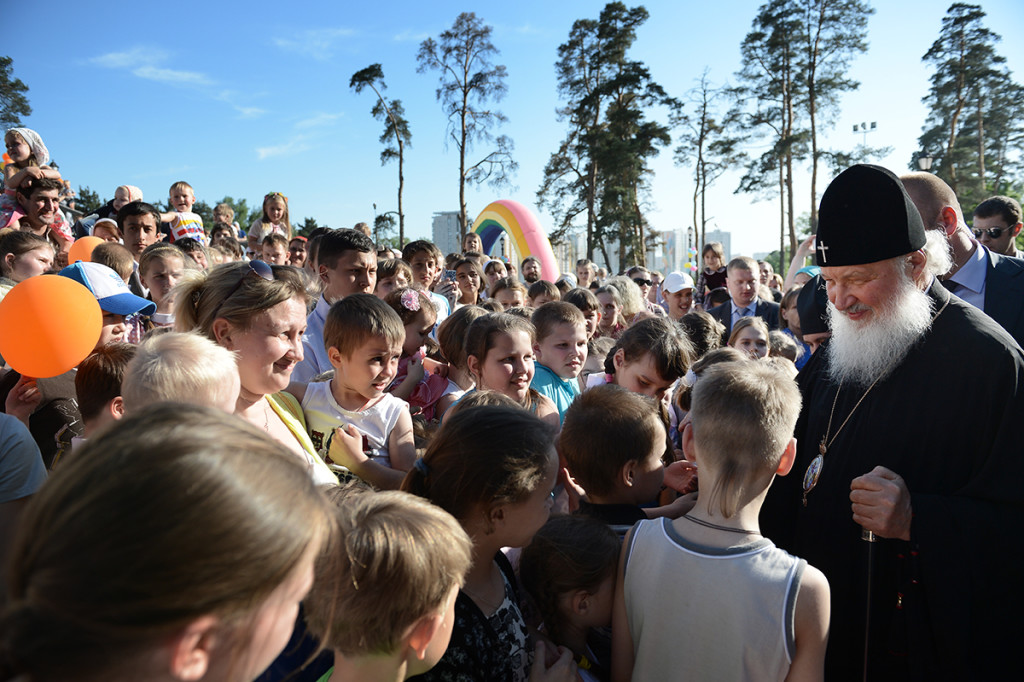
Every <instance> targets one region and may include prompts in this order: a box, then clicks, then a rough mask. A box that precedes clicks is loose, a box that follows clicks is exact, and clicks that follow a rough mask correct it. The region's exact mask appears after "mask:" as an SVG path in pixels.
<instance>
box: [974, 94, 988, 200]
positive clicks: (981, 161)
mask: <svg viewBox="0 0 1024 682" xmlns="http://www.w3.org/2000/svg"><path fill="white" fill-rule="evenodd" d="M975 96H976V97H977V100H978V184H979V189H980V192H981V193H980V194H978V198H979V199H980V198H981V197H984V196H985V195H986V194H987V192H986V190H985V116H984V114H983V113H982V110H981V89H980V88H978V90H977V92H976V93H975Z"/></svg>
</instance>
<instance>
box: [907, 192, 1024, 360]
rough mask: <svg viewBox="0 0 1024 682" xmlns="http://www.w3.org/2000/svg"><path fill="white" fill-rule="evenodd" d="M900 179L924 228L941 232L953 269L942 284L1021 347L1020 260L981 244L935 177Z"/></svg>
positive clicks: (1023, 274)
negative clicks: (996, 325)
mask: <svg viewBox="0 0 1024 682" xmlns="http://www.w3.org/2000/svg"><path fill="white" fill-rule="evenodd" d="M900 180H902V182H903V186H904V187H906V190H907V193H908V194H909V195H910V199H911V200H912V201H913V202H914V205H915V206H916V207H917V210H918V212H920V214H921V219H922V220H924V225H925V229H928V230H942V231H943V233H944V234H945V236H946V241H947V243H948V244H949V248H950V252H951V255H952V256H953V268H952V269H951V270H950V271H949V272H948V273H946V275H945V277H943V278H942V279H943V282H942V285H943V286H944V287H946V289H948V290H949V291H951V292H953V293H954V294H956V295H957V296H958V297H959V298H961V299H962V300H964V301H965V302H967V303H970V304H971V305H973V306H974V307H976V308H980V309H981V310H983V311H984V312H985V314H987V315H988V316H989V317H991V318H992V319H993V320H995V321H996V322H998V323H999V325H1000V326H1001V327H1002V328H1003V329H1005V330H1006V331H1007V332H1009V334H1010V336H1012V337H1013V338H1014V340H1016V341H1017V343H1018V344H1024V260H1020V259H1017V258H1010V257H1007V256H1005V255H1003V254H1000V253H996V252H995V251H992V250H989V249H987V248H985V246H984V245H983V244H979V243H978V242H977V241H976V240H975V239H974V237H973V235H972V234H971V231H970V230H968V229H967V223H966V222H964V217H963V213H962V212H961V209H960V202H959V201H957V198H956V194H955V193H954V192H953V190H952V188H951V187H950V186H949V185H947V184H946V183H945V182H944V181H943V180H942V179H941V178H939V177H938V176H936V175H932V174H931V173H910V174H908V175H904V176H902V177H901V178H900ZM975 224H977V219H975ZM1018 229H1019V227H1018Z"/></svg>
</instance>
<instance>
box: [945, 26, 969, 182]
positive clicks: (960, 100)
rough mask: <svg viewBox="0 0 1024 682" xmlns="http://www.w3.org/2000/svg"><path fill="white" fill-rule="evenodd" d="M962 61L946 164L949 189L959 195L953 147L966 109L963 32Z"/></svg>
mask: <svg viewBox="0 0 1024 682" xmlns="http://www.w3.org/2000/svg"><path fill="white" fill-rule="evenodd" d="M959 37H960V61H959V69H958V71H957V77H956V108H955V109H953V116H952V117H951V118H950V120H949V142H948V144H947V145H946V162H947V163H948V164H949V187H950V189H952V190H953V193H954V194H957V193H958V191H957V177H956V162H955V161H954V160H953V147H954V145H956V128H957V124H958V123H959V122H960V112H962V111H963V108H964V68H965V67H964V49H965V48H964V42H965V38H964V35H963V31H961V32H960V36H959Z"/></svg>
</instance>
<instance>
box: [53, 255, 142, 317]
mask: <svg viewBox="0 0 1024 682" xmlns="http://www.w3.org/2000/svg"><path fill="white" fill-rule="evenodd" d="M60 274H61V275H63V276H64V277H69V278H71V279H73V280H75V281H76V282H78V283H79V284H83V285H85V288H86V289H88V290H89V291H90V292H92V295H93V296H95V297H96V301H97V302H98V303H99V304H100V309H101V310H104V311H106V312H108V313H114V314H115V315H125V316H127V315H134V314H135V313H142V314H144V315H152V314H153V313H155V312H156V303H153V301H147V300H146V299H144V298H142V297H141V296H136V295H135V294H133V293H132V290H131V289H129V288H128V285H127V284H125V283H124V280H123V279H121V277H120V275H118V274H117V273H116V272H114V271H113V270H111V269H110V268H108V267H107V266H106V265H100V264H99V263H87V262H86V261H78V262H77V263H75V264H74V265H69V266H67V267H66V268H64V269H63V270H61V271H60Z"/></svg>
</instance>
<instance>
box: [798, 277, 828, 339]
mask: <svg viewBox="0 0 1024 682" xmlns="http://www.w3.org/2000/svg"><path fill="white" fill-rule="evenodd" d="M827 309H828V292H827V291H826V290H825V280H823V279H822V278H821V275H816V276H815V277H814V279H812V280H809V281H808V282H807V283H806V284H804V286H803V288H802V289H800V295H799V296H797V297H796V311H797V313H798V314H799V315H800V333H801V334H821V333H822V332H827V331H830V330H829V328H828V312H827Z"/></svg>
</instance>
